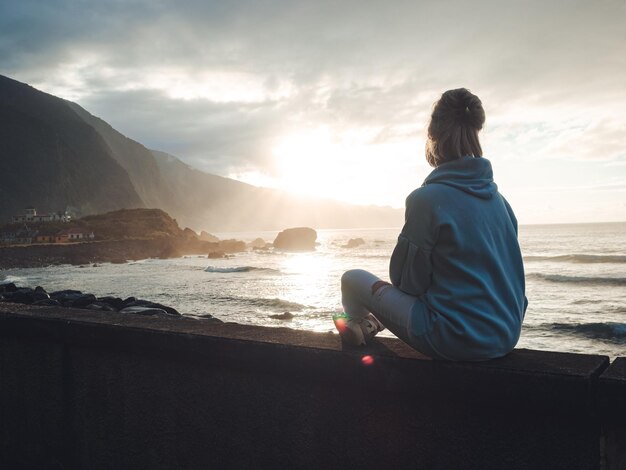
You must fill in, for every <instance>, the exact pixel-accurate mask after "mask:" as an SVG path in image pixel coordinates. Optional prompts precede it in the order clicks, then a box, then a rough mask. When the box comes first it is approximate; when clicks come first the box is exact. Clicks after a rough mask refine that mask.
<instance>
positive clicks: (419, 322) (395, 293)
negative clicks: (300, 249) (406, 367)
mask: <svg viewBox="0 0 626 470" xmlns="http://www.w3.org/2000/svg"><path fill="white" fill-rule="evenodd" d="M380 281H381V279H380V278H378V277H377V276H374V275H373V274H372V273H370V272H368V271H364V270H363V269H351V270H350V271H346V272H345V273H344V274H343V276H341V303H342V304H343V308H344V311H345V313H346V314H347V315H348V316H349V317H351V318H356V319H358V318H364V317H365V316H367V315H368V314H369V313H370V312H371V313H373V314H374V316H375V317H376V318H377V319H378V320H379V321H380V322H381V323H382V324H383V325H384V326H385V328H387V329H388V330H389V331H391V332H392V333H393V334H394V335H396V336H397V337H398V338H400V339H401V340H402V341H404V342H405V343H407V344H408V345H409V346H411V347H412V348H414V349H417V350H418V351H420V352H421V353H423V354H426V355H427V356H430V357H434V358H438V354H437V353H436V352H435V351H433V350H432V348H431V347H430V345H429V344H428V342H427V340H426V339H425V334H426V333H427V331H425V328H424V327H423V325H425V324H426V322H425V319H424V318H420V316H424V315H426V312H427V309H426V308H425V306H424V305H423V304H422V301H421V300H420V299H419V298H417V297H413V296H412V295H409V294H406V293H404V292H402V291H401V290H400V289H398V288H397V287H395V286H393V285H391V284H384V285H382V286H381V287H378V288H377V289H376V290H375V291H374V292H372V286H373V285H374V284H375V283H376V282H380Z"/></svg>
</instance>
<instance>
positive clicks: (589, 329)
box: [549, 322, 626, 343]
mask: <svg viewBox="0 0 626 470" xmlns="http://www.w3.org/2000/svg"><path fill="white" fill-rule="evenodd" d="M549 327H550V329H551V330H556V331H563V332H570V333H574V334H579V335H583V336H586V337H588V338H593V339H608V340H611V341H617V342H620V343H622V342H626V323H616V322H606V323H578V324H570V323H552V324H550V325H549Z"/></svg>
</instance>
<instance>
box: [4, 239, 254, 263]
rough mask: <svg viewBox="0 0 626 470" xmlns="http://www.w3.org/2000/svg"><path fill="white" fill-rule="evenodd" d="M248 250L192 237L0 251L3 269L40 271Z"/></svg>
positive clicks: (239, 244)
mask: <svg viewBox="0 0 626 470" xmlns="http://www.w3.org/2000/svg"><path fill="white" fill-rule="evenodd" d="M244 250H246V244H245V243H244V242H239V241H236V240H222V241H219V242H207V241H202V240H198V239H194V238H191V237H160V238H150V239H125V240H103V241H96V242H85V243H72V244H65V245H57V244H50V245H44V244H40V245H25V246H5V247H0V269H10V268H39V267H44V266H50V265H58V264H74V265H83V264H93V263H106V262H109V263H125V262H126V261H129V260H139V259H147V258H162V259H167V258H178V257H180V256H183V255H211V256H212V257H223V256H225V255H226V254H227V253H235V252H239V251H244Z"/></svg>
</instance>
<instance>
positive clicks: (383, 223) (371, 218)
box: [152, 150, 404, 231]
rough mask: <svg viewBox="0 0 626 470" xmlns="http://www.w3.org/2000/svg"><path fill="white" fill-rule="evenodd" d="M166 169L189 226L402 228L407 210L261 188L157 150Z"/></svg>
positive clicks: (228, 228) (229, 228)
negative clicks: (203, 170)
mask: <svg viewBox="0 0 626 470" xmlns="http://www.w3.org/2000/svg"><path fill="white" fill-rule="evenodd" d="M152 153H153V154H154V156H155V157H156V160H157V162H158V165H159V168H160V169H161V174H162V175H163V177H164V178H165V180H166V181H167V182H168V183H169V185H170V187H171V188H172V191H173V192H174V195H175V198H176V200H177V201H179V203H180V204H181V205H182V206H184V207H186V208H193V211H192V212H190V211H187V212H186V213H185V216H184V217H183V218H182V219H181V220H184V223H185V224H186V225H190V226H192V227H202V228H203V229H205V230H208V231H239V230H250V229H251V228H254V229H255V230H277V229H281V228H284V227H294V226H303V225H306V226H311V227H316V228H357V227H397V226H400V225H401V224H402V221H403V217H404V211H403V210H400V209H391V208H390V207H378V206H357V205H353V204H345V203H340V202H337V201H333V200H328V199H321V198H307V197H303V196H298V195H294V194H292V193H289V192H286V191H280V190H276V189H268V188H259V187H256V186H252V185H249V184H246V183H242V182H240V181H235V180H232V179H229V178H223V177H221V176H216V175H211V174H208V173H204V172H202V171H199V170H196V169H194V168H192V167H190V166H189V165H187V164H185V163H183V162H181V161H180V160H179V159H177V158H176V157H174V156H172V155H169V154H167V153H165V152H159V151H156V150H153V151H152Z"/></svg>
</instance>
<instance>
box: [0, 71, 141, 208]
mask: <svg viewBox="0 0 626 470" xmlns="http://www.w3.org/2000/svg"><path fill="white" fill-rule="evenodd" d="M29 205H35V206H36V207H38V208H39V209H40V210H42V211H59V210H64V209H65V208H66V207H67V206H72V207H75V208H77V210H78V211H80V212H81V213H95V212H105V211H109V210H113V209H118V208H121V207H129V208H131V207H142V206H143V205H144V203H143V201H142V200H141V198H140V197H139V195H138V194H137V192H136V190H135V188H134V186H133V184H132V182H131V181H130V178H129V177H128V173H127V172H126V171H125V170H124V168H123V167H122V166H121V165H120V164H119V163H118V162H117V161H116V160H115V158H113V156H112V154H111V150H110V148H109V146H108V145H107V143H106V142H105V140H104V139H103V138H102V136H101V135H100V134H99V133H98V131H97V130H96V129H94V128H93V127H92V126H90V125H89V124H87V123H86V122H85V121H84V120H83V119H82V118H81V117H79V116H78V115H77V114H76V113H75V112H74V111H73V110H72V109H71V107H70V105H69V102H67V101H65V100H62V99H60V98H57V97H55V96H52V95H48V94H47V93H42V92H40V91H38V90H35V89H34V88H32V87H30V86H28V85H25V84H23V83H20V82H16V81H14V80H11V79H9V78H6V77H3V76H1V75H0V217H1V218H2V220H6V219H7V218H9V217H10V216H11V215H14V214H18V213H22V212H23V210H24V207H25V206H29Z"/></svg>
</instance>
